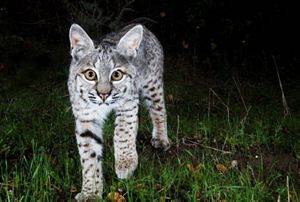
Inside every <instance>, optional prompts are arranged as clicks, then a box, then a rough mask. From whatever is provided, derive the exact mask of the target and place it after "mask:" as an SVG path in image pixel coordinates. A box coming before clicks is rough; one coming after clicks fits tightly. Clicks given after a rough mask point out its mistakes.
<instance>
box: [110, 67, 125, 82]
mask: <svg viewBox="0 0 300 202" xmlns="http://www.w3.org/2000/svg"><path fill="white" fill-rule="evenodd" d="M123 76H124V72H122V71H121V70H120V69H118V70H115V71H113V72H112V73H111V76H110V78H111V80H112V81H120V80H121V79H122V78H123Z"/></svg>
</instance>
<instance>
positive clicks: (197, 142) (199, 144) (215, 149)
mask: <svg viewBox="0 0 300 202" xmlns="http://www.w3.org/2000/svg"><path fill="white" fill-rule="evenodd" d="M181 142H182V144H184V145H187V146H195V145H198V146H200V147H204V148H206V149H211V150H214V151H218V152H222V153H223V154H232V152H230V151H225V150H222V149H218V148H215V147H210V146H206V145H203V144H201V143H199V141H195V140H189V139H186V138H182V141H181ZM188 142H190V143H188Z"/></svg>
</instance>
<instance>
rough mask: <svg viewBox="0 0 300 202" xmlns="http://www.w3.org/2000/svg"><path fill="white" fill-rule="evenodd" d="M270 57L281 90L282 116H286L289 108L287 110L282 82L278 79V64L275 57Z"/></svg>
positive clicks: (288, 113)
mask: <svg viewBox="0 0 300 202" xmlns="http://www.w3.org/2000/svg"><path fill="white" fill-rule="evenodd" d="M272 58H273V62H274V65H275V68H276V73H277V77H278V82H279V87H280V90H281V99H282V105H283V114H284V117H286V116H288V115H290V110H289V107H288V104H287V101H286V98H285V95H284V91H283V87H282V83H281V79H280V74H279V70H278V66H277V63H276V59H275V57H274V55H273V56H272Z"/></svg>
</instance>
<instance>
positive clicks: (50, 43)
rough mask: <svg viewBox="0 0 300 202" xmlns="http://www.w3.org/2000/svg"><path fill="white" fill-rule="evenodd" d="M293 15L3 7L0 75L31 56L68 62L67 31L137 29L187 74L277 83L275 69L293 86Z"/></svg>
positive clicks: (148, 4) (225, 7) (105, 6)
mask: <svg viewBox="0 0 300 202" xmlns="http://www.w3.org/2000/svg"><path fill="white" fill-rule="evenodd" d="M297 8H298V7H297V6H296V5H295V3H291V2H289V1H279V0H273V1H258V0H244V1H226V0H185V1H175V0H156V1H152V0H136V1H129V0H120V1H119V0H99V1H96V0H94V1H71V0H62V1H60V0H50V1H43V0H24V1H17V0H1V3H0V24H1V32H0V42H1V44H0V71H12V70H14V71H15V69H17V68H22V67H19V66H21V65H18V63H21V61H22V60H25V59H26V58H27V57H28V54H29V53H30V52H32V53H33V54H32V55H34V57H32V58H33V60H35V61H36V63H37V64H43V65H47V64H48V65H49V64H51V63H52V62H53V61H56V60H58V58H57V56H56V55H55V53H53V49H52V48H53V47H60V48H62V51H61V52H62V54H66V58H68V55H67V54H68V47H69V39H68V29H69V27H70V25H71V24H72V23H78V24H80V25H81V26H82V27H83V28H84V29H85V30H86V31H87V32H88V33H89V34H90V36H91V37H92V38H97V37H101V35H103V34H105V33H108V32H110V31H117V30H118V29H119V28H120V27H122V26H124V25H126V24H129V23H143V24H145V25H146V26H147V27H148V28H149V29H150V30H152V31H153V32H154V33H155V34H156V35H157V36H158V38H159V39H160V41H161V43H162V44H163V47H164V49H165V52H166V55H167V56H169V57H170V60H172V58H184V59H185V60H187V61H189V63H188V64H190V65H191V66H192V67H186V68H187V69H190V68H192V69H196V70H201V71H203V72H213V73H216V74H217V73H221V74H223V73H224V72H226V73H228V72H230V73H229V74H231V73H232V72H234V73H238V74H241V75H243V76H244V77H245V78H249V79H258V78H260V79H270V80H276V70H275V66H276V65H277V67H278V69H279V71H280V73H281V76H282V79H283V81H289V80H297V79H298V76H299V72H300V71H299V65H300V54H299V53H300V52H299V45H300V43H299V36H300V35H299V31H298V26H299V23H298V21H299V19H300V15H299V10H298V9H297ZM275 63H276V65H275ZM66 64H67V62H66ZM64 65H65V63H64ZM196 72H197V71H196Z"/></svg>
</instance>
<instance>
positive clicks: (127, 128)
mask: <svg viewBox="0 0 300 202" xmlns="http://www.w3.org/2000/svg"><path fill="white" fill-rule="evenodd" d="M137 113H138V105H137V102H128V103H126V104H125V106H122V109H120V110H117V111H116V120H115V125H116V127H115V132H114V150H115V170H116V174H117V176H118V178H120V179H125V178H128V177H130V176H131V175H132V174H133V172H134V170H135V169H136V167H137V164H138V154H137V151H136V135H137V129H138V115H137Z"/></svg>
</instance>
